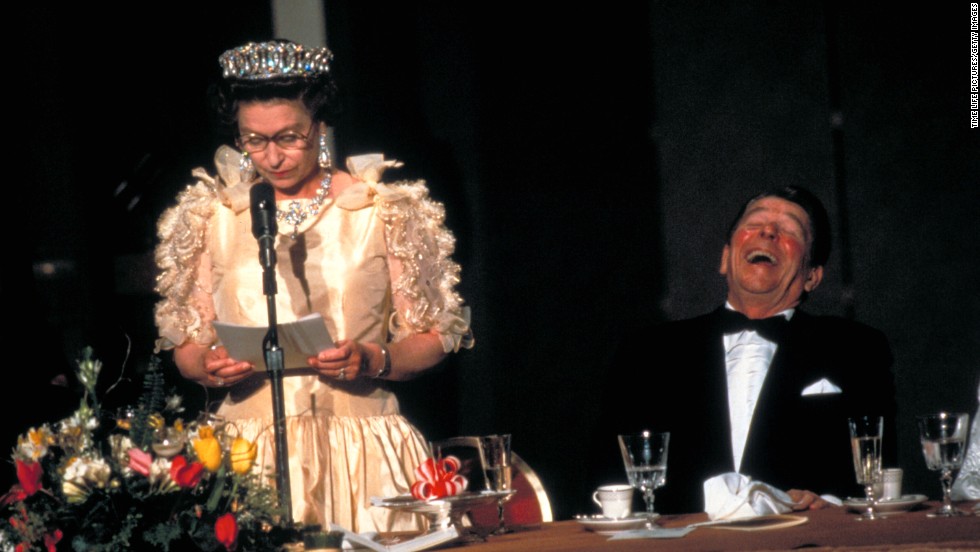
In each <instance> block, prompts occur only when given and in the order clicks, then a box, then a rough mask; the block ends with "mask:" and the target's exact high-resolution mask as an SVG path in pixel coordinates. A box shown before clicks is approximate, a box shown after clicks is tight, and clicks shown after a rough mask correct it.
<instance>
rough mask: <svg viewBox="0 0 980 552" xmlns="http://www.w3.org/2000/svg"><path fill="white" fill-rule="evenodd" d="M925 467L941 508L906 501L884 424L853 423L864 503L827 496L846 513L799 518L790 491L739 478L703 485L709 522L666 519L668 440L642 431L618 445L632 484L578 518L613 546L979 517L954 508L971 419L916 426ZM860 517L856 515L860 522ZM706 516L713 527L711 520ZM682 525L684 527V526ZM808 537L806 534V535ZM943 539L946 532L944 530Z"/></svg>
mask: <svg viewBox="0 0 980 552" xmlns="http://www.w3.org/2000/svg"><path fill="white" fill-rule="evenodd" d="M917 422H918V426H919V434H920V438H921V442H922V450H923V459H924V462H925V464H926V466H927V467H928V468H929V469H931V470H933V471H936V472H938V473H939V475H940V482H941V484H942V491H943V495H942V501H941V503H940V504H939V506H938V507H936V506H935V503H930V501H929V499H928V497H927V496H926V495H924V494H918V493H913V494H903V492H902V474H903V471H902V469H901V468H896V467H884V466H882V455H881V451H882V435H883V426H884V421H883V419H882V417H881V416H861V417H852V418H850V419H849V420H848V429H849V432H850V438H851V445H852V446H851V448H852V455H853V462H854V477H855V478H854V482H855V483H856V484H857V486H858V487H859V488H860V489H861V491H862V493H861V495H859V496H854V497H844V498H838V497H834V496H824V497H822V498H824V499H825V500H828V501H829V502H831V503H832V504H834V505H836V506H840V508H829V509H827V510H826V511H803V512H798V511H794V507H795V506H796V505H795V503H794V501H793V499H792V498H791V497H790V496H789V494H787V493H786V492H785V491H783V490H781V489H778V488H776V487H773V486H771V485H768V484H767V483H765V482H763V481H757V480H753V479H752V478H750V477H748V476H746V475H743V474H739V473H723V474H719V475H717V476H714V477H711V478H709V479H708V480H706V481H705V482H704V484H703V488H704V497H705V502H704V504H705V510H704V513H703V514H690V515H684V516H661V515H660V514H658V513H657V512H656V511H655V508H654V505H655V496H656V495H655V492H656V489H658V488H660V487H662V486H663V485H665V484H668V483H667V477H666V476H667V473H668V469H667V465H668V462H667V459H668V450H669V446H668V445H669V439H670V436H669V433H656V432H652V431H643V432H641V433H638V434H631V435H620V436H619V437H618V440H619V445H620V452H621V453H622V456H623V463H624V471H625V475H626V478H627V480H628V484H627V483H609V484H605V485H602V486H600V487H598V488H597V489H595V491H594V492H593V494H592V499H593V502H594V503H595V504H596V506H597V508H598V512H595V513H582V514H578V515H576V516H574V517H573V520H574V521H575V522H576V523H577V524H578V525H579V527H580V528H581V530H582V531H584V532H587V533H593V534H596V535H600V536H602V537H604V538H606V539H608V540H609V541H616V542H621V541H625V540H634V539H636V540H639V539H648V538H657V539H682V538H684V537H686V536H687V535H689V534H690V533H691V532H692V531H694V530H696V529H699V528H715V529H730V530H739V531H762V530H766V531H768V530H773V529H787V528H790V527H794V526H797V525H804V524H807V523H808V522H809V521H810V519H811V517H813V516H814V515H817V516H820V517H830V516H833V517H836V518H837V519H840V517H841V514H842V513H844V514H852V516H851V519H852V520H857V521H864V522H874V523H875V524H882V525H883V526H884V525H887V526H888V527H889V528H892V527H894V525H893V523H894V522H892V521H889V520H890V519H892V518H897V519H901V516H900V515H906V514H909V513H913V514H914V513H919V515H920V516H927V519H933V518H956V517H965V516H971V515H974V514H976V515H980V505H976V506H974V507H973V508H969V509H963V508H962V507H957V506H956V505H954V504H952V503H951V500H950V494H949V489H950V486H951V482H952V480H953V476H954V475H955V472H956V470H957V469H959V467H960V465H961V464H962V461H963V457H964V456H965V452H966V441H967V437H968V435H967V433H968V428H969V415H967V414H960V413H948V412H939V413H936V414H929V415H924V416H919V417H918V418H917ZM634 493H638V494H639V495H640V496H641V497H642V498H643V506H644V510H642V511H638V512H634V511H632V509H631V508H630V506H631V503H632V498H633V494H634ZM853 514H857V515H856V516H854V515H853ZM705 516H706V517H707V519H704V518H705ZM678 520H683V521H684V523H677V521H678ZM975 527H976V532H975V534H974V532H968V533H969V534H970V536H971V538H972V537H974V536H975V538H976V539H978V542H980V521H976V522H975ZM801 530H803V529H801ZM937 530H938V531H937V532H938V533H940V534H941V533H942V529H941V528H937Z"/></svg>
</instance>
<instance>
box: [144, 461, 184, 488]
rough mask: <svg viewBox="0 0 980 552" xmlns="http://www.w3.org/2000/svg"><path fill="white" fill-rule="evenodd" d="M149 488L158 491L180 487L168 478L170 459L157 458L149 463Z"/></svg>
mask: <svg viewBox="0 0 980 552" xmlns="http://www.w3.org/2000/svg"><path fill="white" fill-rule="evenodd" d="M147 479H148V480H149V482H150V488H152V489H154V490H155V491H156V492H158V493H167V492H172V491H179V490H180V487H179V486H178V485H177V483H175V482H174V480H173V479H171V478H170V459H169V458H157V459H155V460H153V463H152V464H150V475H149V477H148V478H147Z"/></svg>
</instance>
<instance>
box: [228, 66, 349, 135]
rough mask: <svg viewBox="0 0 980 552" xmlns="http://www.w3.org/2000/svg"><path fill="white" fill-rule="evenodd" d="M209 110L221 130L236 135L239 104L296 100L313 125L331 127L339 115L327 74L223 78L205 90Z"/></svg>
mask: <svg viewBox="0 0 980 552" xmlns="http://www.w3.org/2000/svg"><path fill="white" fill-rule="evenodd" d="M209 96H210V98H211V104H212V108H213V109H214V112H215V114H216V115H217V118H218V120H217V122H218V124H219V125H220V126H221V127H222V129H223V130H225V131H227V132H229V133H231V135H232V136H234V135H237V134H238V106H239V105H240V104H241V103H242V102H253V101H259V102H263V101H269V100H300V101H301V102H303V105H304V106H306V109H307V111H309V112H310V115H311V116H312V117H313V120H314V121H321V122H324V123H326V124H327V125H328V126H334V122H335V119H336V116H337V113H338V112H339V107H340V106H339V105H338V104H339V100H338V92H337V84H336V83H335V82H334V79H333V76H331V74H330V73H319V74H317V75H313V76H296V77H282V78H272V79H264V80H242V79H231V78H225V79H222V80H221V82H219V83H218V84H215V85H213V86H212V87H211V89H210V90H209Z"/></svg>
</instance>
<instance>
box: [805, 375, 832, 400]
mask: <svg viewBox="0 0 980 552" xmlns="http://www.w3.org/2000/svg"><path fill="white" fill-rule="evenodd" d="M840 392H841V388H840V387H837V386H836V385H834V384H833V383H830V380H828V379H827V378H824V379H822V380H820V381H818V382H816V383H814V384H811V385H807V386H806V388H805V389H803V392H802V393H800V396H801V397H805V396H807V395H833V394H836V393H840Z"/></svg>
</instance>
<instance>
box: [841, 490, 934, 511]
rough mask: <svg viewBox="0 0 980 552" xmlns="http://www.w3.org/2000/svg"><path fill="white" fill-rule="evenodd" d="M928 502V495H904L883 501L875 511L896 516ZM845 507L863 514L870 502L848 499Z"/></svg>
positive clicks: (860, 499)
mask: <svg viewBox="0 0 980 552" xmlns="http://www.w3.org/2000/svg"><path fill="white" fill-rule="evenodd" d="M926 500H928V499H927V498H926V495H920V494H910V495H903V496H902V497H901V498H892V499H888V500H881V501H879V502H878V505H877V506H876V507H875V510H877V511H878V512H881V513H882V514H894V513H897V512H907V511H909V510H911V509H912V508H915V507H916V506H918V505H919V504H922V503H923V502H925V501H926ZM844 506H847V507H848V508H850V509H851V510H854V511H858V512H863V511H864V510H866V509H867V507H868V501H867V500H865V499H863V498H848V499H847V500H845V501H844Z"/></svg>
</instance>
